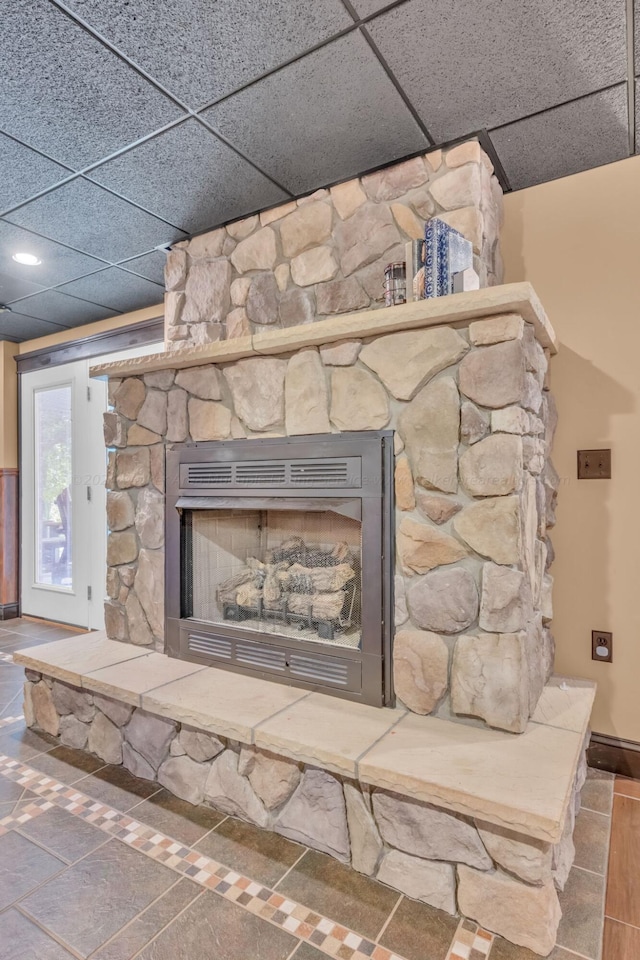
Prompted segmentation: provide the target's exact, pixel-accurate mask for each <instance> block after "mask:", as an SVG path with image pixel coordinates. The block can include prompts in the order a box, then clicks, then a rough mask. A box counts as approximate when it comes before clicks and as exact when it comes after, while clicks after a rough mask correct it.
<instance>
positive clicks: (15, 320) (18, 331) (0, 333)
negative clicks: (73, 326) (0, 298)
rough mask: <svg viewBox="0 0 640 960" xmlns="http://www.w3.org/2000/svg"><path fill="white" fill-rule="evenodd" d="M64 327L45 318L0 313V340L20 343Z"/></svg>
mask: <svg viewBox="0 0 640 960" xmlns="http://www.w3.org/2000/svg"><path fill="white" fill-rule="evenodd" d="M63 329H64V327H62V326H60V324H58V323H47V321H46V320H36V319H35V318H34V317H27V316H25V315H24V314H23V313H16V312H15V311H14V310H12V311H11V313H9V312H7V313H0V340H13V341H14V342H16V343H22V342H23V341H24V340H33V339H34V338H35V337H46V336H47V335H48V334H50V333H60V331H61V330H63Z"/></svg>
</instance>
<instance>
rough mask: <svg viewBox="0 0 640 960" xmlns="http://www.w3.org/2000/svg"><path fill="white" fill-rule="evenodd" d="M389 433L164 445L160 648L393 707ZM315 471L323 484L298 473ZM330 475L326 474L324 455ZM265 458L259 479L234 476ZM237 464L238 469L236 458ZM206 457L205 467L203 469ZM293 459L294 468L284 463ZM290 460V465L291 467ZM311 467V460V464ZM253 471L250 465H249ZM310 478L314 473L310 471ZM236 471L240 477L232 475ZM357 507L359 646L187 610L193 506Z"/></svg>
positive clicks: (391, 461)
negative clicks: (207, 617) (210, 618)
mask: <svg viewBox="0 0 640 960" xmlns="http://www.w3.org/2000/svg"><path fill="white" fill-rule="evenodd" d="M393 456H394V455H393V431H392V430H380V431H368V432H359V433H356V432H354V433H344V434H322V435H317V436H299V437H286V438H268V439H251V440H215V441H206V442H187V443H175V444H172V445H170V446H169V447H168V448H167V453H166V513H165V534H166V536H165V584H166V587H165V650H166V653H167V654H168V655H169V656H170V657H176V658H179V659H181V660H188V661H192V662H194V663H202V664H206V665H211V666H216V667H218V668H220V669H223V670H230V671H233V672H236V673H238V672H239V673H246V674H249V675H251V676H257V677H263V678H264V679H267V680H272V681H275V682H279V683H285V684H288V685H290V686H296V687H301V688H303V689H309V690H315V691H318V692H322V693H327V694H331V695H333V696H338V697H343V698H345V699H349V700H355V701H359V702H361V703H368V704H372V705H375V706H393V705H394V703H395V699H394V692H393V671H392V655H391V653H392V638H393V572H394V543H395V523H394V511H395V505H394V490H393V464H394V459H393ZM304 461H309V468H306V472H307V473H309V474H311V476H312V477H314V473H315V470H319V471H320V473H319V476H320V479H321V480H322V479H324V480H325V483H324V485H317V486H316V485H314V484H315V482H316V481H315V477H314V479H311V480H306V479H301V473H303V472H304V471H301V470H300V464H302V463H303V462H304ZM329 462H332V463H331V469H333V470H335V471H336V473H335V477H332V476H331V474H330V473H329V479H328V480H327V476H325V474H326V473H327V471H326V470H324V469H323V467H322V464H323V463H329ZM256 463H258V464H259V463H264V464H269V470H272V469H274V465H277V469H275V470H274V473H273V476H272V477H270V478H269V485H265V481H264V473H265V471H261V470H260V469H259V466H258V474H259V477H260V480H259V482H260V483H262V484H263V485H258V483H256V482H253V481H251V480H249V481H247V480H244V479H242V476H243V475H246V473H247V472H248V471H247V469H246V465H247V464H252V465H254V464H256ZM237 464H241V465H242V464H244V465H245V469H244V471H243V474H241V473H240V472H238V471H237V468H236V466H235V465H237ZM207 465H210V466H209V467H207ZM292 465H293V468H292ZM296 465H297V467H296ZM318 465H319V466H318ZM251 469H256V468H255V467H254V466H252V468H251ZM315 476H318V474H315ZM238 477H241V479H238ZM336 504H337V505H338V510H339V512H349V511H355V513H360V517H361V522H362V602H361V609H362V642H361V645H360V649H358V650H354V649H351V648H349V647H342V646H335V645H333V644H331V643H322V642H313V643H310V642H309V641H306V640H298V639H295V638H291V637H286V636H281V635H279V634H268V635H265V634H264V633H260V632H257V631H253V630H251V629H247V628H245V627H243V626H242V624H241V623H240V624H238V625H237V626H236V625H234V624H231V623H230V624H228V625H227V624H224V625H221V624H219V623H218V624H214V623H210V622H208V621H204V620H198V619H195V618H193V617H187V616H186V615H185V610H186V608H185V597H186V594H187V584H186V580H185V577H184V571H185V566H186V564H185V558H186V553H185V551H186V549H187V547H188V517H189V516H191V511H194V510H198V509H207V510H211V509H216V508H232V507H241V508H252V507H260V508H262V509H277V508H278V507H279V508H280V509H327V508H329V507H330V506H331V505H336Z"/></svg>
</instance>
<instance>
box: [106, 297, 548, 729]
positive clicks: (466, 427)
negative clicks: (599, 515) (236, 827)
mask: <svg viewBox="0 0 640 960" xmlns="http://www.w3.org/2000/svg"><path fill="white" fill-rule="evenodd" d="M547 366H548V357H547V355H546V354H545V351H544V350H543V348H542V347H541V346H540V344H539V342H538V341H537V340H536V338H535V336H534V330H533V327H532V326H531V325H529V324H526V323H524V321H523V320H522V318H521V317H519V316H516V315H511V314H510V315H499V316H496V317H492V318H489V319H485V320H479V321H476V322H473V323H470V324H469V326H468V327H467V328H465V329H457V330H454V329H452V328H450V327H447V326H442V327H435V328H428V329H423V330H413V331H407V332H401V333H393V334H388V335H385V336H381V337H371V338H368V339H367V340H366V341H355V340H351V341H344V342H340V343H334V344H328V345H326V346H323V347H320V348H319V349H317V348H315V347H308V348H304V349H302V350H298V351H297V352H295V353H293V354H292V355H290V356H288V357H287V358H286V359H284V358H281V357H250V358H247V359H243V360H238V361H236V362H233V363H226V364H220V365H213V364H208V365H205V366H199V367H193V368H188V369H183V370H179V371H178V372H177V373H176V372H175V371H163V372H161V373H151V374H146V375H145V376H144V378H143V379H141V378H139V377H128V378H126V379H124V380H121V381H115V380H114V381H112V382H111V385H110V386H111V396H112V402H113V405H114V409H113V411H112V412H109V413H108V414H106V427H105V430H106V438H107V444H108V445H110V446H111V447H112V449H111V450H110V452H109V473H108V487H109V493H108V518H109V527H110V531H111V532H110V534H109V541H108V564H109V570H108V577H107V589H108V594H109V598H110V599H109V601H108V602H107V606H106V624H107V634H108V636H109V637H110V638H112V639H115V640H128V641H129V642H132V643H136V644H143V645H152V644H153V645H155V647H156V649H159V650H161V649H162V641H163V602H164V574H163V556H164V548H163V515H164V499H163V493H162V491H163V483H164V478H163V444H164V442H165V441H166V440H168V441H171V442H173V441H184V440H199V441H207V440H229V439H233V438H244V437H266V436H295V435H303V434H324V433H328V432H330V431H333V432H344V431H356V430H378V429H383V428H393V429H394V430H395V446H396V467H395V486H396V507H397V511H396V533H397V540H396V547H397V550H396V552H397V571H396V574H397V575H396V578H395V597H396V607H395V631H396V633H395V644H394V672H395V689H396V693H397V694H398V696H399V697H400V699H401V700H402V701H403V702H404V703H405V704H406V705H407V707H409V709H411V710H413V711H415V712H417V713H421V714H429V713H436V714H437V715H439V716H443V717H448V716H451V715H452V714H455V715H456V716H458V717H461V718H467V717H475V718H480V719H481V720H484V721H485V722H486V723H487V724H489V725H490V726H493V727H497V728H500V729H503V730H509V731H512V732H515V733H519V732H522V731H523V730H524V729H525V726H526V724H527V722H528V720H529V718H530V716H531V715H532V713H533V711H534V710H535V707H536V704H537V702H538V699H539V697H540V694H541V692H542V688H543V686H544V684H545V683H546V681H547V679H548V677H549V675H550V673H551V670H552V666H553V652H554V651H553V638H552V635H551V632H550V629H549V623H550V620H551V618H552V604H551V589H552V578H551V576H550V575H549V573H548V568H549V565H550V561H551V558H552V556H553V551H552V548H551V544H550V540H549V539H548V530H549V528H550V527H552V526H553V524H554V522H555V498H556V491H557V486H558V477H557V474H556V473H555V471H554V469H553V466H552V464H551V461H550V458H549V454H550V450H551V445H552V441H553V432H554V429H555V420H556V415H555V406H554V402H553V397H552V396H551V394H550V393H549V391H548V389H547V386H548V383H547Z"/></svg>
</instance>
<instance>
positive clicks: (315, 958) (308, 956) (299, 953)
mask: <svg viewBox="0 0 640 960" xmlns="http://www.w3.org/2000/svg"><path fill="white" fill-rule="evenodd" d="M326 956H327V955H326V953H322V952H321V951H320V950H316V948H315V947H312V946H311V944H309V943H301V944H300V946H299V947H298V949H297V950H296V952H295V953H294V955H293V957H292V958H291V960H325V958H326Z"/></svg>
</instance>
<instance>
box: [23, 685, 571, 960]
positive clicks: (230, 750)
mask: <svg viewBox="0 0 640 960" xmlns="http://www.w3.org/2000/svg"><path fill="white" fill-rule="evenodd" d="M26 674H27V682H26V683H25V717H26V720H27V723H28V725H29V726H30V727H37V728H39V729H41V730H44V731H45V732H46V733H49V734H50V735H52V736H55V737H59V738H60V741H61V742H62V743H64V744H66V745H68V746H71V747H76V748H78V749H82V750H89V751H90V752H91V753H94V754H96V755H97V756H99V757H100V758H101V759H103V760H104V761H105V762H106V763H112V764H123V765H124V766H125V767H127V769H129V770H130V771H131V772H132V773H133V774H135V775H136V776H138V777H143V778H145V779H148V780H154V781H157V782H159V783H160V784H162V785H163V786H164V787H165V788H166V789H168V790H169V791H170V792H171V793H173V794H175V795H176V796H178V797H181V798H182V799H183V800H187V801H188V802H189V803H193V804H201V803H206V804H210V805H211V806H213V807H215V808H216V809H217V810H220V811H221V812H222V813H225V814H229V815H231V816H235V817H239V818H241V819H242V820H246V821H249V822H251V823H254V824H256V825H257V826H259V827H262V828H264V829H267V830H272V831H275V832H276V833H279V834H282V835H283V836H285V837H289V838H290V839H292V840H297V841H298V842H300V843H303V844H306V845H307V846H309V847H312V848H313V849H315V850H321V851H323V852H324V853H327V854H329V855H330V856H332V857H335V858H336V859H338V860H341V861H343V862H344V863H348V864H350V865H351V866H352V867H353V869H354V870H358V871H359V872H361V873H364V874H367V875H369V876H375V877H376V878H377V879H378V880H380V881H382V882H383V883H386V884H388V885H389V886H390V887H394V888H395V889H396V890H400V891H401V892H402V893H405V894H406V895H407V896H409V897H412V898H413V899H416V900H421V901H423V902H425V903H429V904H431V905H432V906H434V907H437V908H438V909H440V910H444V911H446V912H447V913H450V914H455V913H461V914H462V915H463V916H467V917H469V918H471V919H473V920H475V921H477V922H478V923H480V924H481V925H482V926H484V927H486V928H487V929H489V930H493V931H495V932H496V933H499V934H501V935H502V936H503V937H506V939H508V940H510V941H512V942H513V943H517V944H520V945H522V946H524V947H527V948H529V949H530V950H533V951H535V952H536V953H539V954H541V955H543V956H546V955H547V954H548V953H549V952H550V951H551V950H552V948H553V946H554V944H555V939H556V932H557V928H558V923H559V921H560V917H561V909H560V904H559V901H558V895H557V892H556V891H557V890H562V889H564V886H565V883H566V881H567V877H568V875H569V870H570V869H571V865H572V863H573V859H574V856H575V848H574V844H573V840H572V835H573V829H574V824H575V816H576V814H577V812H578V810H579V809H580V791H581V789H582V785H583V783H584V780H585V777H586V762H585V754H584V752H583V753H582V758H581V762H580V765H579V767H578V771H577V775H576V779H575V782H574V786H573V794H572V797H571V800H570V804H569V808H568V812H567V816H566V821H565V828H564V833H563V837H562V839H561V841H560V842H559V843H557V844H555V845H554V844H550V843H546V842H543V841H541V840H538V839H534V838H532V837H530V836H526V835H524V834H521V833H515V832H514V831H512V830H508V829H505V828H501V827H497V826H494V825H492V824H490V823H486V822H484V821H481V820H477V819H476V820H474V819H473V818H470V817H464V816H461V815H458V814H452V813H450V812H448V811H446V810H444V809H441V808H438V807H435V806H432V805H431V804H427V803H420V802H418V801H416V800H412V799H410V798H408V797H406V796H402V795H400V794H397V793H393V792H390V791H387V790H382V789H378V788H371V787H369V786H367V785H366V784H361V783H359V782H357V781H354V780H351V779H346V778H345V777H340V776H337V775H335V774H333V773H328V772H327V771H325V770H321V769H318V768H317V767H312V766H308V765H304V764H301V763H296V762H294V761H293V760H290V759H288V758H286V757H283V756H278V755H276V754H273V753H269V752H266V751H264V750H260V749H258V748H256V747H254V746H245V745H242V744H239V743H236V742H234V741H231V740H225V739H222V738H218V737H216V736H213V735H212V734H209V733H205V732H203V731H201V730H198V729H195V728H193V727H189V726H186V725H184V724H183V725H180V724H178V723H175V722H174V721H172V720H168V719H165V718H163V717H157V716H154V715H153V714H150V713H147V712H146V711H144V710H142V709H140V708H134V707H132V706H130V705H128V704H126V703H122V702H120V701H117V700H112V699H110V698H109V697H105V696H101V695H99V694H92V693H89V692H87V691H84V690H80V689H78V688H76V687H72V686H70V685H68V684H66V683H62V682H61V681H59V680H52V679H51V678H50V677H46V676H44V677H43V676H42V674H40V673H36V672H34V671H31V670H27V671H26Z"/></svg>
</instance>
